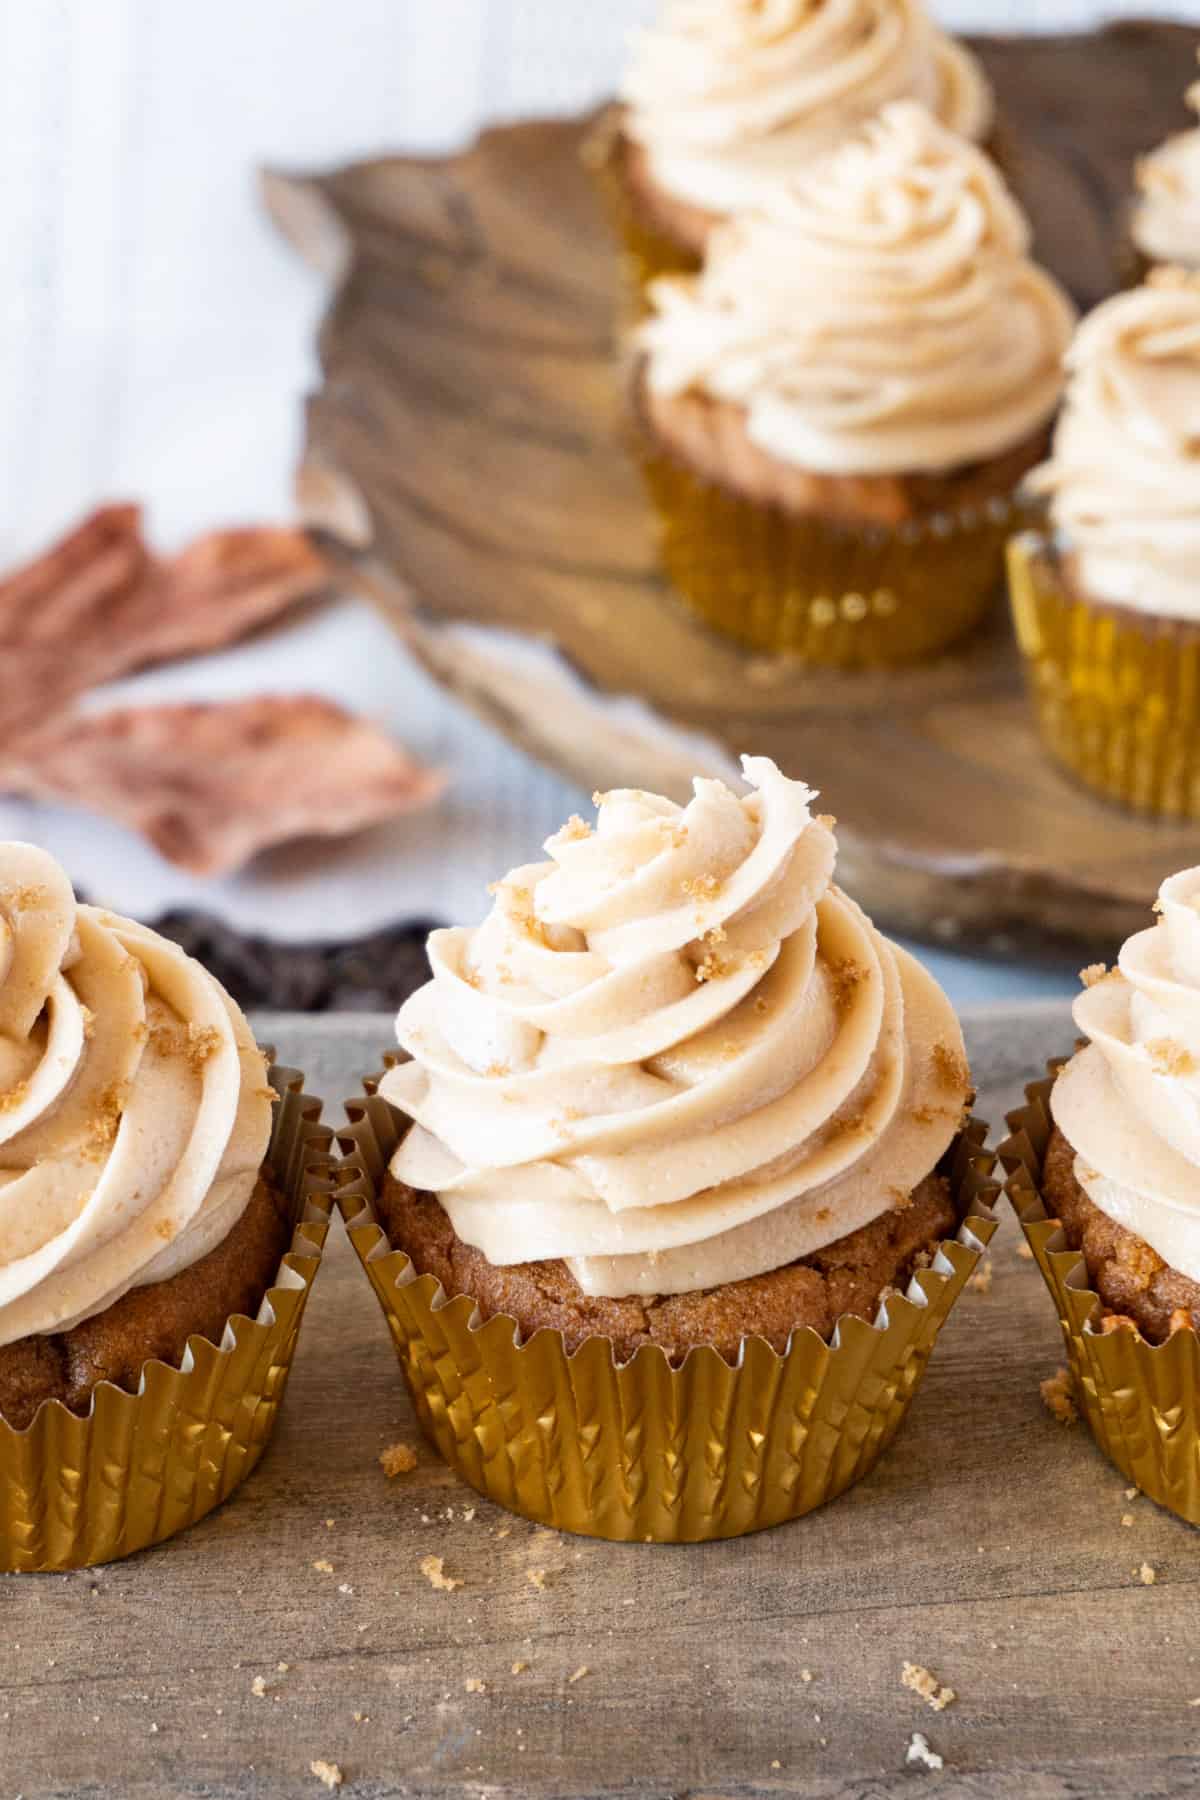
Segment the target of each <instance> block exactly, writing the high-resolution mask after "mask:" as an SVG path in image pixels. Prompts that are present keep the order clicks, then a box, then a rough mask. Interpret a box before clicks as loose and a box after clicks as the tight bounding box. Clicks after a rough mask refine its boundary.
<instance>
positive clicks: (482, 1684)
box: [463, 1675, 487, 1694]
mask: <svg viewBox="0 0 1200 1800" xmlns="http://www.w3.org/2000/svg"><path fill="white" fill-rule="evenodd" d="M463 1686H464V1687H465V1688H466V1690H467V1692H468V1694H486V1693H487V1682H486V1681H480V1679H479V1677H478V1675H468V1676H467V1678H466V1680H465V1681H464V1682H463Z"/></svg>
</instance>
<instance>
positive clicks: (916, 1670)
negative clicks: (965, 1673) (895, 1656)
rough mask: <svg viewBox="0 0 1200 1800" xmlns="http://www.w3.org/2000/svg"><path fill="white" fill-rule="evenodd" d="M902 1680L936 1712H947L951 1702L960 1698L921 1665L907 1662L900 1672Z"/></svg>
mask: <svg viewBox="0 0 1200 1800" xmlns="http://www.w3.org/2000/svg"><path fill="white" fill-rule="evenodd" d="M900 1680H901V1682H902V1684H903V1685H904V1686H905V1687H906V1688H911V1689H912V1691H913V1693H914V1694H919V1695H920V1697H921V1699H922V1700H924V1701H925V1703H926V1705H928V1706H930V1707H932V1709H933V1711H934V1712H945V1710H946V1708H947V1707H948V1706H949V1705H950V1703H951V1701H952V1700H956V1699H957V1698H958V1696H957V1694H956V1693H955V1691H954V1689H953V1688H952V1687H943V1686H942V1684H941V1683H940V1682H939V1681H938V1678H937V1676H936V1675H932V1674H930V1672H929V1670H928V1669H926V1668H923V1667H922V1666H921V1664H920V1663H911V1662H906V1663H905V1664H904V1666H903V1667H902V1669H901V1670H900Z"/></svg>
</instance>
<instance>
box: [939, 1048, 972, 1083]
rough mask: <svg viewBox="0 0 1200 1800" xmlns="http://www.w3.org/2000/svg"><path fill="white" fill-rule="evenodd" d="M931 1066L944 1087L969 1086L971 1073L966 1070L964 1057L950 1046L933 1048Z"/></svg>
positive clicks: (959, 1051)
mask: <svg viewBox="0 0 1200 1800" xmlns="http://www.w3.org/2000/svg"><path fill="white" fill-rule="evenodd" d="M933 1066H934V1069H935V1070H936V1071H937V1074H938V1077H939V1078H940V1080H941V1081H942V1083H943V1084H944V1086H946V1087H951V1088H965V1087H968V1086H969V1085H970V1081H971V1072H970V1070H969V1069H968V1068H967V1060H966V1057H965V1056H964V1055H963V1054H962V1051H961V1050H956V1049H954V1047H953V1046H952V1045H950V1044H935V1045H934V1046H933Z"/></svg>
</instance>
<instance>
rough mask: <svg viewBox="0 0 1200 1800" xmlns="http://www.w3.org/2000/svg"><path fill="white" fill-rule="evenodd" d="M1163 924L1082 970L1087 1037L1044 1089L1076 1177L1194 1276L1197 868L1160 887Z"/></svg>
mask: <svg viewBox="0 0 1200 1800" xmlns="http://www.w3.org/2000/svg"><path fill="white" fill-rule="evenodd" d="M1157 911H1158V914H1159V918H1158V923H1157V924H1156V925H1153V926H1152V927H1151V928H1150V930H1148V931H1141V932H1138V934H1137V935H1136V936H1135V937H1131V938H1130V939H1129V940H1128V942H1127V943H1126V944H1124V945H1123V947H1122V949H1121V954H1120V957H1119V959H1118V962H1117V966H1116V968H1115V969H1113V970H1111V971H1109V972H1108V973H1104V972H1103V971H1101V970H1096V971H1094V972H1093V971H1085V979H1089V980H1090V981H1091V983H1092V985H1091V986H1089V987H1087V988H1085V989H1084V991H1083V993H1081V994H1080V995H1079V997H1078V999H1077V1000H1076V1002H1075V1023H1076V1024H1077V1025H1078V1027H1079V1029H1080V1031H1082V1032H1083V1033H1085V1035H1086V1036H1087V1037H1088V1038H1089V1039H1090V1042H1089V1043H1088V1045H1087V1047H1086V1048H1085V1049H1083V1050H1081V1051H1079V1052H1078V1053H1077V1054H1076V1055H1075V1056H1073V1057H1072V1058H1071V1061H1070V1062H1069V1063H1068V1064H1067V1066H1066V1068H1065V1069H1064V1070H1063V1071H1062V1073H1061V1075H1060V1076H1059V1078H1058V1080H1057V1081H1056V1082H1055V1084H1054V1087H1053V1089H1052V1090H1051V1108H1052V1111H1053V1114H1054V1119H1055V1122H1056V1123H1057V1124H1058V1126H1059V1127H1060V1129H1061V1130H1062V1132H1063V1134H1064V1136H1065V1137H1066V1138H1067V1140H1068V1142H1069V1143H1070V1144H1071V1146H1072V1147H1073V1149H1074V1150H1075V1175H1076V1178H1077V1180H1078V1181H1079V1183H1080V1185H1081V1186H1082V1187H1083V1188H1084V1189H1085V1190H1086V1192H1087V1194H1088V1196H1089V1198H1090V1199H1091V1200H1093V1201H1094V1202H1095V1204H1096V1205H1097V1206H1098V1207H1099V1208H1100V1210H1101V1211H1102V1212H1104V1213H1107V1215H1108V1217H1109V1218H1110V1219H1115V1220H1116V1222H1117V1224H1118V1225H1124V1226H1126V1227H1127V1228H1128V1229H1129V1230H1130V1231H1132V1232H1134V1233H1136V1235H1137V1236H1138V1237H1140V1238H1142V1239H1144V1241H1145V1242H1146V1243H1148V1244H1149V1245H1150V1248H1151V1249H1152V1250H1155V1251H1157V1252H1158V1254H1159V1256H1161V1257H1162V1259H1163V1261H1164V1262H1166V1263H1169V1264H1170V1266H1171V1267H1172V1268H1173V1269H1177V1270H1178V1271H1179V1272H1180V1274H1183V1275H1187V1276H1189V1277H1190V1278H1191V1280H1193V1281H1200V868H1197V869H1185V870H1183V872H1182V873H1181V874H1179V875H1172V876H1171V878H1170V880H1168V881H1165V882H1164V883H1163V885H1162V887H1161V888H1160V889H1159V895H1158V904H1157Z"/></svg>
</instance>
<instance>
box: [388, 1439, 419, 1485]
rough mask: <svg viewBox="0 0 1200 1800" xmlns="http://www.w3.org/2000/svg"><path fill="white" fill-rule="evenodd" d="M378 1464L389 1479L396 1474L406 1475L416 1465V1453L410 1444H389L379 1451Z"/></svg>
mask: <svg viewBox="0 0 1200 1800" xmlns="http://www.w3.org/2000/svg"><path fill="white" fill-rule="evenodd" d="M379 1466H380V1468H381V1469H382V1470H383V1472H384V1474H385V1475H386V1476H387V1478H388V1480H389V1481H393V1480H394V1479H395V1477H396V1476H397V1475H407V1474H408V1473H409V1472H410V1471H411V1470H413V1469H415V1468H416V1466H417V1453H416V1451H415V1450H414V1449H413V1447H412V1445H411V1444H405V1443H396V1444H389V1445H388V1446H387V1448H386V1449H385V1450H381V1451H380V1453H379Z"/></svg>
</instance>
